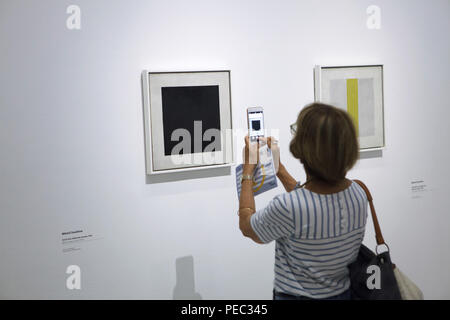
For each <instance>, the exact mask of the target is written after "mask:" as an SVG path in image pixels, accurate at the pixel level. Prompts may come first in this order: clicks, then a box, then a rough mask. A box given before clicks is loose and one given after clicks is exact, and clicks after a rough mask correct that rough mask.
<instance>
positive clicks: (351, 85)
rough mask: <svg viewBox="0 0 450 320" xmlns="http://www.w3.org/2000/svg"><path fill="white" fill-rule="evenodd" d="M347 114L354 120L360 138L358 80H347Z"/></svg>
mask: <svg viewBox="0 0 450 320" xmlns="http://www.w3.org/2000/svg"><path fill="white" fill-rule="evenodd" d="M347 112H348V113H349V114H350V117H351V118H352V119H353V123H354V124H355V128H356V134H357V135H358V136H359V123H358V79H347Z"/></svg>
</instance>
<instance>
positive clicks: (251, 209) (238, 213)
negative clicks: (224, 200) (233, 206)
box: [237, 207, 254, 216]
mask: <svg viewBox="0 0 450 320" xmlns="http://www.w3.org/2000/svg"><path fill="white" fill-rule="evenodd" d="M245 209H249V210H250V211H253V210H254V209H253V208H249V207H247V208H240V209H239V210H238V212H237V215H238V216H240V212H239V211H241V210H245Z"/></svg>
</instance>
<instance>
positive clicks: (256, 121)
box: [247, 107, 264, 142]
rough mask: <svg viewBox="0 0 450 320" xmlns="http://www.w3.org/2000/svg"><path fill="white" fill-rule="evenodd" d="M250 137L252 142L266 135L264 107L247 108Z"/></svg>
mask: <svg viewBox="0 0 450 320" xmlns="http://www.w3.org/2000/svg"><path fill="white" fill-rule="evenodd" d="M247 124H248V137H249V139H250V141H251V142H256V141H258V138H260V137H264V114H263V108H262V107H251V108H247Z"/></svg>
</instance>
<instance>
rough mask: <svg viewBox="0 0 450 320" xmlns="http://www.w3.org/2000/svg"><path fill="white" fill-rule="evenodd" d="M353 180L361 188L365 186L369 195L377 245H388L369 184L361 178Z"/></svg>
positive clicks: (365, 190) (364, 188)
mask: <svg viewBox="0 0 450 320" xmlns="http://www.w3.org/2000/svg"><path fill="white" fill-rule="evenodd" d="M353 181H355V182H356V183H357V184H359V185H360V186H361V188H363V190H364V192H365V193H366V195H367V200H368V201H369V206H370V212H371V213H372V221H373V226H374V228H375V239H376V241H377V245H382V244H384V245H386V242H384V239H383V235H382V234H381V228H380V224H379V223H378V219H377V214H376V212H375V207H374V205H373V198H372V195H371V194H370V191H369V188H367V186H366V185H365V184H364V183H363V182H362V181H361V180H356V179H355V180H353ZM386 246H387V245H386Z"/></svg>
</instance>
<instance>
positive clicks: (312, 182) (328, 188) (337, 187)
mask: <svg viewBox="0 0 450 320" xmlns="http://www.w3.org/2000/svg"><path fill="white" fill-rule="evenodd" d="M306 181H307V183H306V185H305V189H307V190H309V191H312V192H315V193H322V194H331V193H337V192H340V191H343V190H345V189H347V188H348V187H349V186H350V185H351V183H352V181H351V180H348V179H346V178H344V179H342V180H341V181H339V182H337V183H335V184H330V183H327V182H325V181H321V180H317V179H314V177H311V176H310V175H307V180H306Z"/></svg>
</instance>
